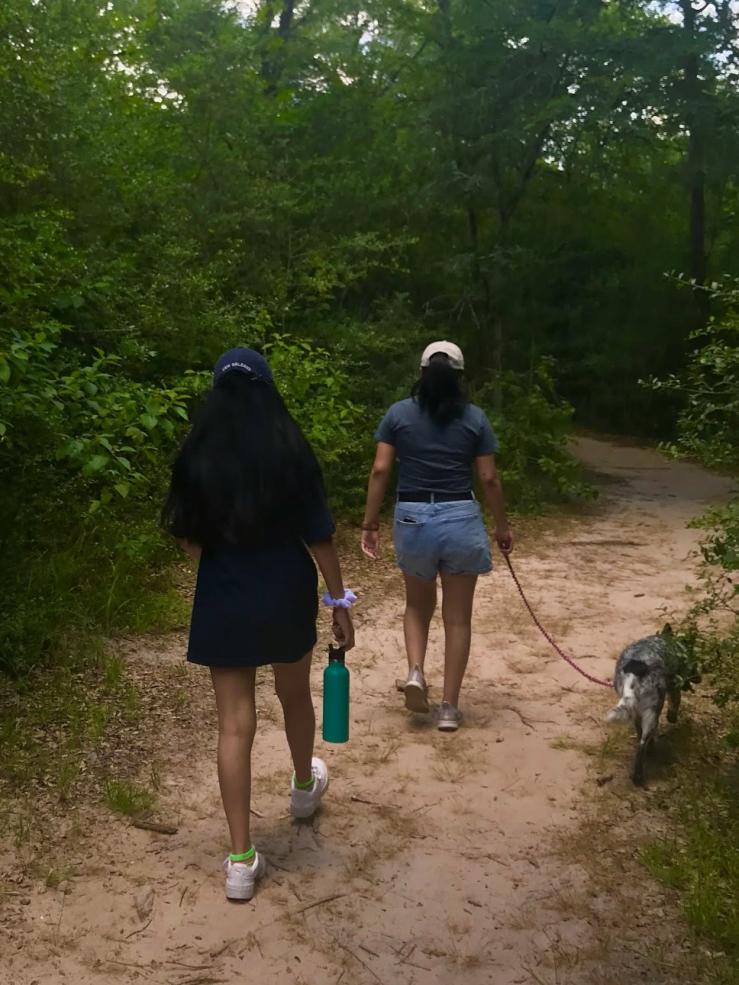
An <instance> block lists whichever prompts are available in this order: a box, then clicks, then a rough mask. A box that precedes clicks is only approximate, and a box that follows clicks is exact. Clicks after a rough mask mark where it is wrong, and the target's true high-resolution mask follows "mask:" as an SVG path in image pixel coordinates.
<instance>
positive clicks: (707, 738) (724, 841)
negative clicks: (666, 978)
mask: <svg viewBox="0 0 739 985" xmlns="http://www.w3.org/2000/svg"><path fill="white" fill-rule="evenodd" d="M727 717H729V716H726V715H725V717H724V718H723V720H722V721H721V724H720V726H719V727H717V726H718V725H719V722H718V721H714V722H712V723H710V725H709V724H706V725H704V726H703V727H702V728H701V727H697V726H696V727H694V728H693V729H692V735H693V738H694V740H696V746H695V747H694V748H693V750H692V751H691V761H690V763H688V764H687V768H686V764H682V765H681V767H680V768H679V769H677V770H676V771H675V773H674V777H673V779H672V789H671V791H670V801H671V803H672V804H674V805H675V806H674V808H673V820H674V822H675V823H674V825H672V826H671V827H673V828H674V830H672V831H671V832H670V834H668V835H667V836H664V837H661V838H658V839H654V840H652V841H651V842H649V843H648V844H647V845H646V846H645V847H644V848H643V849H642V851H641V859H642V861H643V862H644V864H645V865H646V866H647V868H648V869H649V871H650V872H651V873H652V874H653V875H654V876H655V877H656V878H657V879H659V880H660V881H661V882H663V883H664V884H665V885H667V886H669V887H670V888H672V889H674V890H676V891H677V893H678V895H679V899H680V904H681V907H682V909H683V912H684V913H685V916H686V918H687V920H688V922H689V923H690V925H691V926H692V927H693V928H694V930H695V931H696V932H697V933H698V934H699V935H701V936H702V937H704V938H705V939H706V940H708V941H709V942H711V944H712V945H714V946H715V947H717V948H719V949H720V950H721V951H722V952H723V953H724V954H725V956H726V959H727V961H728V962H730V964H731V967H732V970H733V971H734V973H735V974H736V975H737V979H735V980H739V797H738V794H739V769H738V767H737V764H736V756H735V750H734V749H733V747H732V744H731V742H727V738H728V736H729V735H731V733H732V731H735V730H736V728H737V724H738V723H737V721H736V716H734V720H733V721H732V722H727V721H726V718H727Z"/></svg>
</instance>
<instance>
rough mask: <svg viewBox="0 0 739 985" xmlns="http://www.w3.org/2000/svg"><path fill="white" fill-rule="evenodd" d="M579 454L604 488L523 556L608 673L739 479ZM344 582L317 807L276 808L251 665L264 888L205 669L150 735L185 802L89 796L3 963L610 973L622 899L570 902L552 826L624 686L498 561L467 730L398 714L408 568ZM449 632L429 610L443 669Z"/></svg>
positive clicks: (394, 972) (576, 811) (576, 869)
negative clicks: (225, 813)
mask: <svg viewBox="0 0 739 985" xmlns="http://www.w3.org/2000/svg"><path fill="white" fill-rule="evenodd" d="M578 451H579V454H580V455H581V457H582V458H583V459H584V461H585V462H586V464H587V465H588V466H589V467H590V468H592V469H593V470H594V471H597V472H598V473H599V474H600V480H599V481H600V484H601V491H602V496H601V500H600V502H599V504H598V505H597V506H596V507H594V508H593V509H592V510H589V511H588V512H587V513H586V515H584V516H582V517H580V518H579V519H577V520H572V519H569V520H567V521H562V523H561V529H560V531H559V532H558V531H556V530H554V531H550V532H549V533H548V534H547V535H545V536H541V535H539V536H536V537H534V536H533V535H530V536H529V537H528V538H527V537H525V536H524V537H522V538H520V540H519V545H518V552H517V555H516V562H517V567H518V571H519V574H520V576H521V579H522V581H523V583H524V585H525V586H526V588H527V589H528V591H529V594H530V597H531V599H532V602H534V604H535V606H536V607H537V608H538V610H539V611H540V613H541V616H542V619H543V620H544V621H545V623H546V624H547V625H548V626H549V627H550V628H551V631H552V632H553V633H554V634H555V636H556V637H558V638H559V639H560V640H561V641H562V642H563V643H564V644H565V645H566V646H567V647H568V649H569V650H570V651H572V652H574V653H576V654H590V655H595V656H590V657H587V658H586V659H585V660H584V665H585V666H586V667H587V668H588V669H589V670H591V671H592V672H594V673H596V674H599V675H609V673H610V671H611V668H612V661H613V659H614V657H615V656H616V654H617V652H618V650H619V649H620V648H621V647H622V646H623V645H625V644H626V643H627V642H629V641H631V640H633V639H636V638H638V637H640V636H643V635H645V634H647V633H649V632H651V631H653V630H654V629H655V628H658V627H659V626H660V625H661V621H663V614H664V611H668V612H675V611H677V612H679V611H682V610H684V609H685V608H686V606H687V604H688V598H687V596H686V591H685V584H686V582H687V581H689V580H690V578H691V572H692V566H693V564H692V561H691V560H689V554H690V551H691V550H692V548H693V547H694V546H695V544H696V540H697V537H696V534H695V532H693V531H689V530H686V528H685V524H686V522H687V521H688V520H689V519H690V518H691V517H692V516H694V515H695V514H696V513H698V512H699V511H700V510H701V509H702V508H703V506H704V505H705V504H707V503H708V502H711V501H714V500H716V499H719V498H721V497H723V496H724V495H725V494H726V493H727V490H728V483H727V482H726V481H725V480H723V479H721V478H718V477H715V476H712V475H709V474H707V473H705V472H703V471H702V470H700V469H698V468H695V467H693V466H690V465H685V464H674V463H668V462H666V461H664V460H663V459H662V458H660V456H659V455H658V454H657V453H655V452H653V451H648V450H643V449H637V448H626V447H617V446H614V445H609V444H606V443H605V442H601V441H596V440H593V439H582V440H580V441H579V442H578ZM367 578H372V579H373V582H372V584H374V585H375V589H374V590H373V589H372V588H371V587H370V586H369V585H368V584H366V583H365V584H364V585H363V581H364V582H366V580H367ZM354 581H355V584H356V587H358V588H359V589H360V590H361V589H362V588H363V587H364V588H365V589H366V590H367V593H366V594H365V596H364V602H363V605H362V607H361V609H360V610H359V612H360V615H359V621H360V623H361V626H360V632H359V636H358V639H359V645H358V647H357V650H356V651H355V656H354V659H353V661H352V673H353V677H352V688H353V698H354V701H353V722H352V729H353V734H352V740H351V742H350V743H349V744H348V745H347V746H345V747H335V748H329V749H325V750H323V754H324V755H325V756H326V758H327V759H328V761H329V764H330V768H331V771H332V790H331V795H330V796H329V798H328V800H327V802H326V805H325V808H324V810H323V811H322V813H321V814H320V816H319V817H318V818H317V819H316V820H315V822H314V823H313V824H312V825H296V824H294V823H292V822H291V821H290V819H289V818H288V817H287V816H286V803H287V798H286V783H287V779H288V776H289V773H288V768H287V757H286V748H285V743H284V738H283V737H282V735H281V732H280V730H279V729H278V727H277V725H276V724H275V723H276V719H277V706H276V700H275V698H274V696H273V695H272V694H271V693H270V688H269V681H268V680H266V679H265V680H264V681H263V682H262V684H261V685H260V689H259V693H260V699H259V702H260V711H261V721H260V729H259V733H258V737H257V744H256V752H255V773H256V780H255V787H254V808H255V810H256V811H258V814H259V816H258V817H255V840H256V843H257V845H258V846H259V847H260V848H261V849H262V850H263V851H265V852H266V854H267V856H268V857H269V859H270V860H271V861H272V862H273V863H274V866H273V867H272V868H271V869H270V872H269V876H268V878H267V879H266V880H265V882H264V884H263V886H262V888H261V889H260V891H259V893H258V895H257V897H256V899H255V900H254V901H253V902H252V903H250V904H246V905H229V904H227V903H226V902H225V901H224V899H223V888H222V877H221V875H220V862H221V859H222V857H223V854H224V848H225V826H224V822H223V819H222V815H221V808H220V802H219V796H218V788H217V783H216V777H215V771H214V767H213V761H212V755H213V746H214V737H213V728H212V725H213V717H212V710H211V708H210V701H209V696H208V693H207V684H206V681H205V680H204V676H203V675H202V673H201V672H200V671H198V670H193V669H188V671H187V673H188V674H189V675H190V678H191V681H192V684H191V686H192V689H193V693H194V694H197V695H198V701H199V702H200V704H199V705H198V707H199V708H200V709H201V714H202V718H203V722H204V724H203V729H202V737H198V736H193V737H192V741H190V742H186V741H184V742H183V741H181V739H178V740H177V742H178V743H179V746H178V747H177V748H175V747H173V745H174V742H173V737H172V735H169V734H163V735H162V736H161V738H160V751H159V754H158V761H159V762H160V764H163V765H160V766H159V770H160V773H161V782H162V789H163V794H162V801H163V807H162V810H161V811H160V813H163V814H166V815H167V816H175V817H177V818H178V821H179V831H178V833H177V834H175V835H173V836H166V835H158V834H152V833H148V832H143V831H138V830H134V829H132V828H130V827H128V826H127V825H126V823H125V822H124V821H120V820H118V819H115V818H111V816H110V815H109V814H107V813H106V812H105V811H104V810H102V809H101V810H89V811H88V812H87V813H86V814H83V817H84V818H85V820H84V824H83V827H84V830H83V831H80V830H79V827H78V828H77V836H78V837H80V838H81V839H82V843H83V844H90V843H92V844H94V846H95V849H94V851H93V852H92V853H91V854H87V853H85V854H83V853H82V852H79V853H78V854H77V855H76V856H75V853H74V851H73V850H72V849H70V862H71V864H72V865H73V867H74V868H73V873H74V874H73V877H72V878H71V880H70V881H69V883H68V885H67V887H66V888H67V889H68V890H69V892H68V894H67V895H64V894H63V893H62V892H61V891H59V890H45V891H44V889H43V887H40V886H39V887H38V888H37V890H36V891H33V892H31V893H30V894H29V898H28V899H27V900H26V901H24V903H23V904H21V903H15V902H14V901H11V902H10V903H8V904H7V905H6V907H5V909H4V910H3V911H2V917H3V919H2V922H1V923H0V930H2V931H3V937H0V947H1V951H0V979H1V980H2V982H3V983H5V982H8V983H10V982H13V983H14V985H32V983H35V985H58V983H60V982H63V981H70V982H71V981H74V982H76V983H79V985H92V983H95V985H99V983H103V982H120V983H129V982H154V983H157V985H158V983H179V985H205V983H210V982H229V983H231V982H234V983H235V982H249V983H251V982H254V983H256V982H266V983H284V982H294V983H296V985H299V983H304V985H323V983H328V985H338V983H339V982H343V983H345V985H365V983H367V985H370V983H373V982H374V983H377V982H381V983H383V985H393V983H396V982H404V983H408V985H434V983H437V982H438V983H442V982H444V983H446V982H448V981H449V980H454V981H455V982H457V983H460V985H478V983H483V982H485V983H488V982H492V983H495V985H514V983H529V982H530V983H545V985H550V983H551V985H555V983H556V985H565V983H568V982H571V983H581V982H583V983H584V982H607V981H608V982H610V981H614V982H619V983H620V981H621V980H622V979H620V978H615V979H611V978H610V977H608V975H607V974H606V969H605V967H604V962H605V960H606V959H605V958H604V957H603V955H604V953H605V952H604V951H603V940H604V933H605V936H606V937H607V932H604V929H603V928H604V927H607V926H608V924H609V920H610V916H609V914H610V913H611V912H612V910H613V906H614V903H613V901H610V902H609V901H608V900H602V901H595V904H594V903H593V901H592V900H590V905H589V907H587V908H586V907H584V906H582V905H580V903H579V902H578V901H580V902H581V901H582V900H583V899H584V898H586V897H587V896H588V893H589V892H591V891H590V890H589V889H588V879H587V874H586V871H585V868H584V867H583V866H582V865H580V864H578V862H577V858H576V856H574V860H573V861H569V860H568V856H567V855H562V853H561V852H558V851H556V850H555V849H554V847H553V846H554V845H555V844H556V843H557V841H558V837H559V836H560V835H561V834H562V832H565V833H566V832H567V831H572V832H573V833H574V832H575V831H576V830H577V828H578V824H579V817H580V814H581V811H582V809H583V808H582V806H581V805H582V804H583V801H582V790H583V786H584V784H586V783H592V782H593V779H594V776H593V771H592V764H590V763H589V761H588V758H587V757H586V756H584V755H583V754H582V752H580V751H578V750H577V748H576V746H577V744H578V743H580V742H583V741H593V740H597V739H598V738H599V737H600V735H601V734H602V725H601V721H602V717H603V711H604V709H605V708H606V707H607V706H608V705H609V703H610V695H609V694H608V693H607V692H606V691H605V690H601V689H597V688H594V687H592V686H590V685H588V684H587V683H586V682H585V681H584V680H582V679H581V678H579V677H578V676H576V675H575V674H574V672H573V671H571V670H570V669H569V668H568V667H567V666H566V665H565V664H563V663H561V662H560V661H559V660H558V658H557V657H556V656H555V655H554V654H553V653H551V652H550V651H549V650H548V649H547V647H546V644H545V643H544V641H543V640H542V639H541V638H540V637H539V636H538V635H537V632H536V630H535V629H534V627H533V626H532V625H531V624H530V623H529V621H528V617H527V616H526V614H525V612H524V611H523V609H522V607H521V605H520V603H519V601H518V598H517V596H516V594H515V591H514V589H513V586H512V584H511V582H510V579H509V577H508V576H507V573H506V572H505V570H504V568H503V566H502V564H501V565H499V567H498V570H497V571H496V573H495V574H494V575H493V576H492V577H489V578H486V579H484V580H483V581H482V582H481V586H480V591H479V597H478V602H477V609H476V633H475V637H474V641H473V650H472V658H471V664H470V666H471V669H470V673H469V677H468V681H467V685H466V690H465V692H464V705H463V707H464V710H465V712H466V727H465V728H464V729H463V730H462V731H460V732H459V733H458V734H457V735H453V736H449V735H443V734H440V733H438V732H437V731H436V730H435V729H434V728H433V727H432V725H431V724H430V722H428V721H425V720H424V719H422V718H418V719H415V720H414V719H412V718H410V717H409V716H407V714H406V713H405V712H404V711H402V710H401V706H400V705H401V703H400V700H399V696H397V695H396V694H395V693H394V691H393V681H394V678H395V677H396V676H400V675H401V674H402V672H403V658H402V636H401V630H400V620H401V611H402V610H401V601H400V585H399V580H398V578H397V576H396V575H395V574H394V573H391V574H388V575H387V577H386V580H385V582H383V585H384V587H385V588H386V592H385V593H379V592H378V591H377V590H376V582H377V574H376V573H374V572H373V573H372V574H371V575H370V574H369V573H368V571H367V569H366V568H364V567H362V566H360V565H359V564H357V568H356V571H355V576H354ZM383 594H384V597H382V595H383ZM441 645H442V640H441V633H440V626H439V625H438V624H436V625H435V627H434V630H433V632H432V639H431V647H430V659H429V677H430V680H431V683H432V685H433V684H435V683H437V682H438V681H439V677H440V666H441V662H440V654H441ZM141 651H142V648H141V645H140V644H139V646H138V647H135V648H133V652H132V653H131V656H130V659H131V661H132V664H133V666H134V667H137V668H139V670H141V672H143V673H145V674H146V673H149V674H155V673H157V672H158V670H157V668H160V667H161V662H162V661H163V660H166V661H168V662H171V661H173V660H174V661H180V660H181V641H174V643H173V642H172V641H171V640H170V641H169V642H168V643H166V644H162V646H161V647H160V648H158V649H157V650H156V651H155V652H152V650H151V648H149V649H148V650H145V651H144V652H141ZM319 663H322V661H319ZM321 669H322V668H321V667H317V669H316V671H315V673H316V678H318V675H319V674H320V671H321ZM316 684H317V693H319V692H318V680H317V681H316ZM433 693H434V692H432V696H433ZM436 693H438V692H436ZM320 751H321V750H320V748H319V752H320ZM626 765H627V764H626V763H624V764H623V769H624V771H625V769H626ZM614 782H621V778H620V777H617V778H616V780H615V781H614ZM70 823H71V822H70ZM75 823H76V824H77V825H78V826H79V818H77V820H76V822H75ZM555 834H556V835H557V837H555ZM70 837H75V831H70ZM585 851H587V846H586V848H585ZM570 858H573V856H570ZM1 861H2V856H1V855H0V862H1ZM149 887H150V888H151V889H152V890H153V897H150V898H151V899H153V905H152V908H151V911H150V913H148V914H147V910H146V906H147V900H146V896H147V895H149V893H148V889H149ZM137 898H138V901H139V904H140V905H143V909H142V912H141V915H139V913H137V910H136V906H135V902H136V899H137ZM617 902H618V901H616V905H617ZM594 912H595V913H596V914H600V916H599V918H598V919H599V920H600V921H602V926H598V925H597V923H598V921H597V920H594V917H593V913H594ZM566 955H569V956H570V960H569V963H567V962H566V961H565V957H564V956H566ZM572 955H576V960H572ZM640 960H641V963H639V961H640ZM558 962H559V963H558ZM629 970H630V980H631V978H632V977H633V976H632V974H631V973H634V975H635V977H636V978H638V977H639V975H646V976H647V977H648V978H649V980H651V981H653V982H656V981H661V980H662V979H660V978H658V977H657V976H656V974H655V972H654V969H652V968H650V965H649V960H648V958H647V956H643V958H642V959H638V958H634V959H633V961H632V964H631V965H630V966H629ZM450 976H451V979H450Z"/></svg>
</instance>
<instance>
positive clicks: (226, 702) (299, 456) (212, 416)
mask: <svg viewBox="0 0 739 985" xmlns="http://www.w3.org/2000/svg"><path fill="white" fill-rule="evenodd" d="M164 519H165V524H166V526H167V527H168V529H169V530H170V531H171V533H172V534H173V535H174V536H175V537H176V538H177V539H178V540H179V541H180V543H181V544H182V546H183V547H184V548H185V549H186V550H187V551H188V553H190V554H191V555H192V556H193V557H195V558H197V559H199V567H198V579H197V588H196V590H195V600H194V604H193V612H192V623H191V627H190V640H189V647H188V655H187V658H188V660H190V661H191V662H193V663H197V664H203V665H205V666H207V667H209V668H210V673H211V678H212V681H213V690H214V692H215V699H216V706H217V709H218V779H219V782H220V787H221V795H222V798H223V806H224V809H225V812H226V819H227V821H228V826H229V830H230V834H231V849H232V850H231V854H230V855H229V857H228V858H227V859H226V862H225V865H224V867H225V870H226V896H227V897H228V898H229V899H251V897H252V896H253V895H254V886H255V883H256V881H257V879H258V878H259V877H260V876H261V875H262V874H263V872H264V858H263V856H262V855H260V854H259V853H258V852H257V851H256V849H255V848H254V845H253V844H252V841H251V833H250V830H249V821H250V799H251V749H252V743H253V741H254V735H255V731H256V714H255V708H254V687H255V677H256V669H257V667H261V666H263V665H265V664H271V665H272V669H273V671H274V677H275V690H276V692H277V696H278V697H279V699H280V702H281V704H282V708H283V712H284V716H285V733H286V736H287V741H288V745H289V747H290V752H291V755H292V761H293V766H294V773H293V777H292V781H291V784H290V809H291V812H292V814H293V815H294V816H296V817H302V818H306V817H310V816H311V815H312V814H313V813H314V812H315V810H316V808H317V807H318V805H319V803H320V800H321V798H322V797H323V794H324V793H325V791H326V788H327V787H328V770H327V768H326V764H325V763H324V762H323V761H322V760H321V759H318V758H316V757H314V756H313V743H314V737H315V715H314V711H313V701H312V698H311V692H310V665H311V655H312V651H313V647H314V646H315V643H316V616H317V612H318V578H317V574H316V567H315V564H314V559H315V561H316V562H317V564H318V567H319V568H320V569H321V574H322V575H323V578H324V581H325V583H326V587H327V589H328V591H327V593H326V595H325V596H324V601H325V602H326V604H327V605H330V606H332V608H333V629H334V635H335V637H336V639H337V641H338V642H339V643H340V644H341V645H342V646H344V647H345V648H346V649H350V648H351V647H352V646H353V645H354V629H353V626H352V620H351V616H350V614H349V605H350V600H351V599H352V598H353V596H352V595H351V593H350V592H345V590H344V584H343V581H342V576H341V568H340V565H339V559H338V557H337V554H336V549H335V547H334V543H333V534H334V531H335V527H334V523H333V520H332V518H331V514H330V513H329V510H328V507H327V505H326V497H325V494H324V490H323V480H322V476H321V470H320V467H319V465H318V462H317V460H316V457H315V455H314V453H313V451H312V449H311V447H310V445H309V443H308V441H307V440H306V438H305V436H304V435H303V433H302V432H301V430H300V428H299V427H298V425H297V424H296V422H295V421H294V420H293V418H292V417H291V416H290V413H289V412H288V410H287V408H286V406H285V404H284V402H283V400H282V397H281V396H280V394H279V392H278V391H277V388H276V387H275V385H274V381H273V378H272V373H271V371H270V368H269V366H268V364H267V362H266V361H265V360H264V358H263V357H262V356H261V355H259V353H257V352H255V351H254V350H252V349H244V348H240V349H232V350H230V351H229V352H227V353H225V354H224V355H223V356H221V358H220V359H219V360H218V362H217V364H216V367H215V373H214V377H213V389H212V390H211V392H210V393H209V395H208V397H207V399H206V401H205V404H204V406H203V407H202V408H201V410H200V412H199V414H198V415H197V416H196V418H195V421H194V423H193V426H192V429H191V431H190V433H189V435H188V436H187V438H186V439H185V442H184V444H183V446H182V449H181V451H180V453H179V455H178V456H177V459H176V461H175V463H174V467H173V470H172V481H171V486H170V490H169V495H168V497H167V501H166V503H165V506H164ZM311 555H312V557H311Z"/></svg>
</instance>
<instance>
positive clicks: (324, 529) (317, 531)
mask: <svg viewBox="0 0 739 985" xmlns="http://www.w3.org/2000/svg"><path fill="white" fill-rule="evenodd" d="M335 533H336V524H335V523H334V519H333V517H332V516H331V511H330V510H329V508H328V503H327V502H326V496H325V493H324V492H323V489H319V490H316V491H315V492H314V494H313V495H311V496H309V497H308V499H307V501H306V502H305V503H304V513H303V523H302V524H301V530H300V535H301V538H302V539H303V540H304V541H305V543H306V544H308V545H310V544H319V543H321V542H322V541H324V540H330V539H331V538H332V537H333V535H334V534H335Z"/></svg>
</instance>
